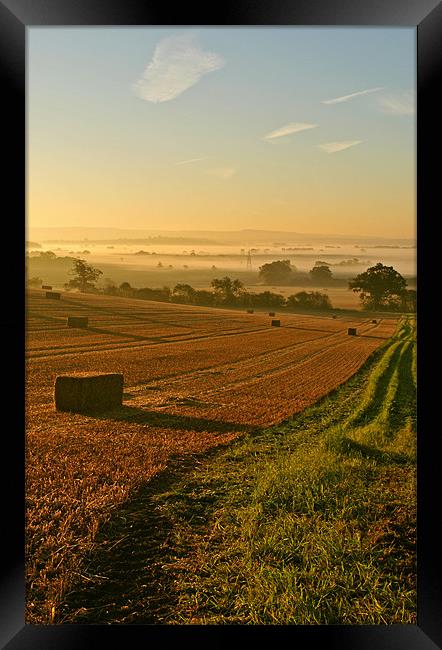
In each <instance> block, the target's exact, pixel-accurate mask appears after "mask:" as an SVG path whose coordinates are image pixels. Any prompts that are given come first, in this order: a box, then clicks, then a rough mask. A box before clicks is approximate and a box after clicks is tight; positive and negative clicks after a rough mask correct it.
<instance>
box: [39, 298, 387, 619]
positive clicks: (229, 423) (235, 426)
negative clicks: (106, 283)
mask: <svg viewBox="0 0 442 650" xmlns="http://www.w3.org/2000/svg"><path fill="white" fill-rule="evenodd" d="M27 310H28V320H27V331H26V346H27V357H28V359H27V373H26V391H27V393H26V424H27V431H26V435H27V443H26V499H27V512H26V522H27V540H26V543H27V550H26V553H27V581H28V582H27V584H28V600H27V618H26V620H27V622H28V623H40V624H45V623H51V622H57V621H60V614H59V612H60V605H61V603H62V602H63V597H64V594H65V592H66V590H69V588H70V587H71V586H72V584H74V583H75V582H76V581H78V580H83V579H84V574H83V571H84V567H83V565H82V561H83V558H84V557H85V555H86V553H88V552H89V551H90V550H91V549H92V548H94V544H95V537H96V533H97V531H98V529H99V527H100V526H101V524H103V523H104V522H105V521H107V520H108V519H109V517H110V515H111V513H112V511H113V510H114V509H115V508H116V507H117V506H118V505H119V504H121V503H122V502H123V501H126V500H127V499H129V498H130V497H131V495H132V494H133V493H134V492H135V491H136V490H137V488H139V487H140V486H141V485H143V484H145V483H146V482H147V481H149V480H150V479H151V478H152V477H153V476H155V475H156V474H158V473H159V472H160V471H162V470H164V469H165V468H166V467H167V465H168V463H169V462H170V461H171V459H172V457H174V458H176V457H183V458H184V457H185V456H187V455H191V454H195V453H199V452H203V451H205V450H207V449H209V448H212V447H216V446H218V445H224V444H226V443H228V442H230V441H232V440H233V439H235V438H237V437H238V436H241V435H242V434H243V433H244V432H247V431H252V430H254V429H257V428H258V427H263V426H268V425H270V424H274V423H276V422H280V421H282V420H284V419H286V418H287V417H289V416H290V415H292V414H293V413H295V412H298V411H300V410H302V409H304V408H305V407H306V406H308V405H310V404H312V403H313V402H314V401H316V400H317V399H318V398H319V397H321V396H322V395H324V394H326V393H328V392H330V391H331V390H332V389H334V388H335V387H336V386H338V385H339V384H341V383H343V382H344V381H346V380H347V379H348V378H349V377H350V376H351V375H352V374H353V373H354V372H355V371H356V370H358V368H359V367H360V366H361V364H362V363H363V362H364V361H365V360H366V359H367V357H368V356H369V355H370V354H371V353H372V352H373V351H374V350H376V349H377V348H378V347H379V345H381V344H382V343H383V342H385V341H386V340H387V339H388V338H389V337H391V336H392V335H393V333H394V331H395V329H396V325H397V319H395V318H388V319H387V318H381V319H379V320H378V322H377V323H376V324H375V323H372V322H371V320H370V319H365V318H364V317H363V316H361V317H360V318H354V319H349V318H344V317H338V318H337V319H332V318H330V317H319V316H318V317H312V316H302V315H299V314H296V315H292V314H284V327H281V328H277V327H276V328H275V327H271V325H270V323H269V318H268V314H267V313H259V312H257V313H254V314H245V313H242V314H241V313H240V312H238V311H233V310H222V309H210V308H199V307H191V306H188V305H172V304H168V303H164V304H163V303H158V302H150V301H141V300H129V299H123V298H109V297H105V296H94V295H82V294H76V295H75V297H73V296H72V297H71V294H62V300H61V301H60V302H58V301H54V302H52V301H50V300H46V299H45V294H44V292H43V291H39V290H35V291H31V292H30V293H29V295H28V299H27ZM68 315H74V316H86V317H88V319H89V320H88V323H89V324H88V328H87V329H84V330H76V329H72V328H68V327H67V324H66V317H67V316H68ZM348 327H357V328H358V336H357V337H349V336H348V335H347V329H348ZM70 372H97V373H98V372H100V373H101V372H108V373H122V374H123V375H124V389H123V390H124V393H123V406H122V407H121V408H119V409H115V410H113V411H110V412H107V413H104V414H100V415H99V416H89V415H79V414H70V413H57V412H56V411H55V408H54V403H53V391H54V381H55V378H56V376H57V375H61V374H69V373H70Z"/></svg>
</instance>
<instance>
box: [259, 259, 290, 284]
mask: <svg viewBox="0 0 442 650" xmlns="http://www.w3.org/2000/svg"><path fill="white" fill-rule="evenodd" d="M294 270H295V268H294V267H293V266H292V265H291V264H290V260H278V261H276V262H269V263H268V264H263V265H262V266H260V267H259V277H260V278H261V279H262V280H264V282H265V283H266V284H288V282H289V280H290V276H291V275H292V273H293V271H294Z"/></svg>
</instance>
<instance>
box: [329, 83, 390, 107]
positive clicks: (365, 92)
mask: <svg viewBox="0 0 442 650" xmlns="http://www.w3.org/2000/svg"><path fill="white" fill-rule="evenodd" d="M383 89H384V86H377V87H376V88H367V89H366V90H359V91H358V92H356V93H351V94H350V95H342V97H335V98H334V99H324V100H323V101H322V102H321V104H340V103H341V102H348V101H349V100H350V99H353V97H359V96H360V95H368V94H369V93H375V92H378V90H383Z"/></svg>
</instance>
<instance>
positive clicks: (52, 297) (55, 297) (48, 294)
mask: <svg viewBox="0 0 442 650" xmlns="http://www.w3.org/2000/svg"><path fill="white" fill-rule="evenodd" d="M46 298H48V299H49V300H60V298H61V293H57V292H56V291H46Z"/></svg>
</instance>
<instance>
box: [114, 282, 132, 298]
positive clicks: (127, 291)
mask: <svg viewBox="0 0 442 650" xmlns="http://www.w3.org/2000/svg"><path fill="white" fill-rule="evenodd" d="M118 288H119V290H120V291H121V293H123V294H124V295H126V296H130V295H132V294H133V293H134V291H135V289H133V287H131V286H130V284H129V282H122V283H121V284H120V286H119V287H118Z"/></svg>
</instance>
